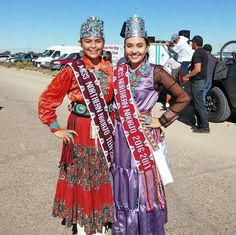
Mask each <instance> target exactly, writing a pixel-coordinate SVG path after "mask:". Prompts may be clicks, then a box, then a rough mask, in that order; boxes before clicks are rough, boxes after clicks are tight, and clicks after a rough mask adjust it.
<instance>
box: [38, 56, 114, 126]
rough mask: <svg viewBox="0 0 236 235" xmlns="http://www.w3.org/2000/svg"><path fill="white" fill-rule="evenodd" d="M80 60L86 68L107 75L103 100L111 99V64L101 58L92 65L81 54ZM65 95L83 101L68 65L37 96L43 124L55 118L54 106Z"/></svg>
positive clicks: (71, 99) (55, 106) (70, 98)
mask: <svg viewBox="0 0 236 235" xmlns="http://www.w3.org/2000/svg"><path fill="white" fill-rule="evenodd" d="M82 60H83V62H84V63H85V67H86V68H87V69H89V68H91V69H95V70H98V71H101V72H104V73H105V74H107V75H108V77H107V94H106V95H105V100H106V101H107V102H109V101H111V99H112V97H113V86H112V80H113V72H112V64H111V63H110V62H109V61H105V60H103V59H101V61H100V63H99V64H98V65H93V64H92V63H91V62H90V61H89V60H88V58H87V57H86V56H83V58H82ZM66 95H67V96H68V98H69V100H70V101H77V102H82V103H84V101H83V96H82V93H81V91H80V88H79V87H78V84H77V82H76V79H75V77H74V74H73V71H72V70H71V69H70V68H69V67H66V68H65V69H63V70H62V71H60V72H59V73H58V74H57V75H56V76H55V77H54V79H53V80H52V81H51V83H50V84H49V85H48V87H47V88H46V89H45V90H44V91H43V92H42V94H41V96H40V97H39V102H38V115H39V119H40V120H41V121H42V122H43V123H44V124H47V125H50V124H51V123H53V122H55V121H56V120H57V115H56V108H57V107H58V106H60V105H61V104H62V102H63V99H64V97H65V96H66Z"/></svg>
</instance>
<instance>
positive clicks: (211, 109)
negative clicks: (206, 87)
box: [206, 87, 231, 122]
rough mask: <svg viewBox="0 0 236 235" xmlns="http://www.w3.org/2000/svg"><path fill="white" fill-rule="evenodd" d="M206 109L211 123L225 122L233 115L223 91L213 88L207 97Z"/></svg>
mask: <svg viewBox="0 0 236 235" xmlns="http://www.w3.org/2000/svg"><path fill="white" fill-rule="evenodd" d="M206 109H207V112H208V120H209V121H210V122H223V121H225V120H226V119H227V118H228V117H229V116H230V114H231V111H230V107H229V103H228V101H227V98H226V96H225V95H224V93H223V92H222V90H221V89H220V88H218V87H213V88H212V89H211V90H210V91H209V92H208V95H207V97H206Z"/></svg>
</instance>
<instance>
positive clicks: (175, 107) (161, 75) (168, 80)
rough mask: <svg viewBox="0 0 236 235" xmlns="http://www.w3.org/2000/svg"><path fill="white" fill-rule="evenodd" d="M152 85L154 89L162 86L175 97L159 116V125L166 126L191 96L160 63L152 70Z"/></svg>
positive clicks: (175, 117)
mask: <svg viewBox="0 0 236 235" xmlns="http://www.w3.org/2000/svg"><path fill="white" fill-rule="evenodd" d="M154 87H155V89H156V90H160V89H161V88H163V89H164V90H166V91H167V93H168V94H170V95H171V96H172V97H174V98H175V99H174V102H173V104H171V106H170V109H169V110H167V111H166V112H164V113H163V114H162V116H161V117H160V118H159V121H160V123H161V125H162V126H164V127H167V126H169V125H170V124H171V123H172V122H174V121H175V120H176V119H177V118H178V117H179V115H178V114H179V113H180V112H181V111H182V110H183V109H184V108H185V107H186V106H187V105H188V104H189V102H190V100H191V98H190V96H189V95H188V94H187V92H186V91H185V90H184V89H183V88H182V87H181V86H180V85H179V84H178V83H177V82H176V81H175V80H174V79H173V78H172V77H171V76H170V75H169V74H168V73H167V72H166V71H165V70H164V69H163V68H162V66H160V65H157V66H156V67H155V70H154Z"/></svg>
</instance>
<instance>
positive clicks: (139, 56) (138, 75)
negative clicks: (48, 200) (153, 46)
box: [38, 15, 213, 235]
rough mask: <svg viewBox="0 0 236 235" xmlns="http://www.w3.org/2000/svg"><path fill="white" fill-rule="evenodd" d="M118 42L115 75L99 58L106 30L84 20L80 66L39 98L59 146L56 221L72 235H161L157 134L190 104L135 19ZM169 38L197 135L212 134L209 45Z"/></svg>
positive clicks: (161, 141) (163, 210) (107, 59)
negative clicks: (62, 119) (61, 111)
mask: <svg viewBox="0 0 236 235" xmlns="http://www.w3.org/2000/svg"><path fill="white" fill-rule="evenodd" d="M123 37H124V51H125V58H123V59H122V60H120V61H119V63H118V64H117V66H116V68H113V67H112V63H111V54H110V53H105V54H106V55H105V54H104V51H103V48H104V44H105V37H104V23H103V21H102V20H101V19H99V18H98V17H95V16H92V17H89V18H88V19H87V20H86V21H85V22H84V23H83V24H82V25H81V29H80V40H79V41H80V45H81V47H82V49H83V55H82V57H81V59H80V60H78V61H76V62H72V63H69V64H68V65H67V66H66V67H65V69H63V70H61V71H60V72H59V73H58V74H57V75H56V76H55V77H54V78H53V80H52V81H51V82H50V84H49V85H48V86H47V88H46V89H45V90H44V91H43V92H42V94H41V95H40V97H39V103H38V113H39V118H40V120H41V121H42V123H44V124H46V125H47V126H48V127H49V129H50V131H51V132H52V133H53V135H54V136H55V137H57V138H59V139H61V140H62V141H63V146H62V152H61V160H60V172H59V178H58V181H57V187H56V192H55V197H54V204H53V212H52V214H53V216H55V217H59V218H61V224H62V225H66V226H68V227H72V233H73V234H77V232H78V230H77V224H78V225H79V226H80V227H83V229H84V232H85V233H86V234H87V235H90V234H95V233H97V232H98V233H101V232H102V231H103V230H104V228H105V229H112V234H117V235H118V234H120V235H125V234H130V235H163V234H165V229H164V225H165V224H166V223H167V202H166V197H165V191H164V186H165V175H164V174H163V169H162V167H163V165H162V164H160V163H159V161H160V160H159V159H160V158H161V157H160V156H162V155H163V159H166V157H167V156H166V152H167V151H166V146H165V138H164V134H163V130H162V127H165V128H166V127H168V126H169V125H171V124H172V123H173V122H174V121H175V120H176V119H177V118H178V117H179V114H180V112H181V111H182V110H183V109H184V108H185V107H186V106H187V105H188V104H189V102H190V100H191V98H190V94H188V92H186V90H185V89H183V87H182V86H181V84H180V81H179V80H177V79H176V77H173V76H171V75H170V74H169V73H168V72H167V71H166V70H165V69H164V68H163V66H160V65H155V64H151V63H149V61H148V49H149V41H148V37H147V33H146V29H145V22H144V20H143V19H142V18H141V17H139V16H136V15H135V16H132V17H130V18H128V19H127V20H126V21H125V24H124V25H123ZM170 41H171V44H172V46H171V49H172V51H173V52H175V55H176V60H177V61H178V62H179V63H180V66H181V70H182V72H183V76H182V77H181V82H183V83H184V82H189V83H190V88H191V96H192V102H193V107H194V111H195V114H196V117H197V123H196V124H197V125H195V126H194V129H193V131H194V132H196V133H208V132H209V131H210V130H209V124H208V121H207V116H206V110H205V108H204V107H205V106H204V103H205V101H204V95H205V92H206V91H205V90H206V89H208V88H206V81H207V77H208V76H212V70H211V69H208V67H207V61H208V60H209V61H210V58H209V57H210V51H211V46H210V45H205V46H204V47H203V48H202V46H203V39H202V37H200V36H198V35H197V36H194V37H193V38H192V40H191V41H192V49H193V50H194V52H193V50H192V49H191V48H190V46H189V44H188V40H187V39H186V38H185V37H184V36H182V35H180V36H179V35H177V34H175V35H173V36H172V37H171V40H170ZM206 51H208V54H207V53H206ZM212 66H213V65H212ZM209 81H210V80H209ZM208 87H209V84H208ZM163 90H164V91H165V92H166V93H168V94H169V95H170V96H171V97H172V98H173V99H172V101H171V103H170V106H169V107H168V109H167V110H165V111H164V112H163V113H162V115H161V116H160V117H157V116H156V114H155V113H154V112H153V107H154V105H155V104H156V102H157V101H158V98H159V96H160V93H161V91H163ZM65 96H68V98H69V100H70V101H71V103H70V105H69V107H68V112H69V117H68V122H67V127H66V128H63V127H61V126H60V124H59V123H58V121H57V114H56V109H57V108H58V107H59V106H60V105H61V104H62V102H63V99H64V97H65ZM156 156H158V157H156ZM163 161H165V160H163Z"/></svg>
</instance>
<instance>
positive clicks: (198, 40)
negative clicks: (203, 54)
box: [190, 35, 203, 45]
mask: <svg viewBox="0 0 236 235" xmlns="http://www.w3.org/2000/svg"><path fill="white" fill-rule="evenodd" d="M190 42H196V44H197V45H202V44H203V38H202V37H201V36H199V35H195V36H194V37H193V39H192V40H190Z"/></svg>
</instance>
